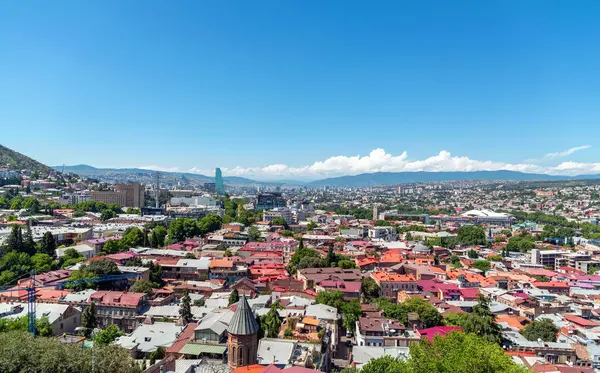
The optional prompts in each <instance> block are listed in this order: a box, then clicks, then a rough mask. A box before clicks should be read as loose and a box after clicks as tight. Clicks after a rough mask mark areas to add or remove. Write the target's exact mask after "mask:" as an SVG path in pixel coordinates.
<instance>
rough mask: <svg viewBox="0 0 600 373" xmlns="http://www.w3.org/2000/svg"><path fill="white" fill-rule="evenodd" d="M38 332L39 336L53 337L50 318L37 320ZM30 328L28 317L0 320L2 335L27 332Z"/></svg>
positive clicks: (44, 317)
mask: <svg viewBox="0 0 600 373" xmlns="http://www.w3.org/2000/svg"><path fill="white" fill-rule="evenodd" d="M35 325H36V332H37V334H36V335H38V336H41V337H49V336H51V335H52V326H50V322H49V321H48V317H46V316H43V317H41V318H39V319H37V320H36V323H35ZM28 327H29V321H28V320H27V316H23V317H19V318H16V319H8V318H2V319H0V333H6V332H11V331H20V332H27V330H28Z"/></svg>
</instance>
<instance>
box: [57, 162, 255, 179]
mask: <svg viewBox="0 0 600 373" xmlns="http://www.w3.org/2000/svg"><path fill="white" fill-rule="evenodd" d="M52 168H54V169H56V170H59V171H62V169H63V166H52ZM64 168H65V172H71V173H74V174H78V175H80V176H87V177H95V178H103V177H109V176H115V175H119V174H150V173H153V172H156V170H147V169H143V168H96V167H94V166H90V165H87V164H78V165H74V166H64ZM160 172H161V173H164V174H168V175H174V176H180V177H186V178H188V179H194V180H199V181H205V182H211V181H215V178H214V177H212V176H206V175H202V174H194V173H191V172H167V171H160ZM223 180H224V181H226V182H229V183H235V184H256V183H260V182H259V181H255V180H250V179H246V178H245V177H238V176H228V177H224V178H223Z"/></svg>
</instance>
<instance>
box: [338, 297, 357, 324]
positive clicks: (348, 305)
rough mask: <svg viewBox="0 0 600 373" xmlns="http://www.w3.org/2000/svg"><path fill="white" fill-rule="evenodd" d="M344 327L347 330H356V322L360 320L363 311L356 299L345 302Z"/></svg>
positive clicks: (343, 307) (343, 309) (343, 312)
mask: <svg viewBox="0 0 600 373" xmlns="http://www.w3.org/2000/svg"><path fill="white" fill-rule="evenodd" d="M341 311H342V317H343V325H344V328H346V330H354V328H355V326H356V322H357V321H358V320H359V319H360V315H361V313H362V312H361V309H360V301H359V300H358V299H354V300H352V301H351V302H345V303H343V304H342V307H341Z"/></svg>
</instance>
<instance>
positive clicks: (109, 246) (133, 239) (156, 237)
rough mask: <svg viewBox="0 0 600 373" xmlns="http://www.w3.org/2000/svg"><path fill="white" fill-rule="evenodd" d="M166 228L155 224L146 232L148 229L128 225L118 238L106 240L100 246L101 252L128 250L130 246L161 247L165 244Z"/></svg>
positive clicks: (113, 252) (109, 252)
mask: <svg viewBox="0 0 600 373" xmlns="http://www.w3.org/2000/svg"><path fill="white" fill-rule="evenodd" d="M166 236H167V229H166V228H165V227H164V226H162V225H157V226H155V227H154V229H152V231H151V232H150V233H148V229H146V228H144V230H141V229H140V228H137V227H129V228H127V229H126V230H125V232H123V235H122V236H121V238H120V239H118V240H117V239H113V240H108V241H106V243H104V246H103V247H102V251H101V254H104V255H106V254H115V253H118V252H123V251H128V250H129V249H131V248H132V247H140V246H143V247H148V246H149V247H162V246H164V245H165V240H166Z"/></svg>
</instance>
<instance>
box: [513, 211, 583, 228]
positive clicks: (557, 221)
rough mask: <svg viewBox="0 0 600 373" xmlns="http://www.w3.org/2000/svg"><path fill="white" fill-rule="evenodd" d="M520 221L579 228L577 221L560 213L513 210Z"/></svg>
mask: <svg viewBox="0 0 600 373" xmlns="http://www.w3.org/2000/svg"><path fill="white" fill-rule="evenodd" d="M510 214H511V215H512V216H514V217H515V218H516V219H517V220H518V221H526V220H529V221H534V222H536V223H538V224H552V225H555V226H562V227H570V228H577V223H575V222H571V221H568V220H567V218H565V217H564V216H560V215H550V214H544V213H543V212H524V211H519V210H513V211H511V212H510Z"/></svg>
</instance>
